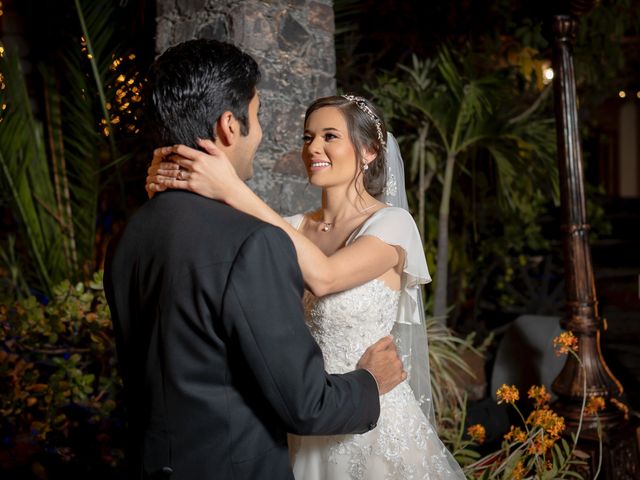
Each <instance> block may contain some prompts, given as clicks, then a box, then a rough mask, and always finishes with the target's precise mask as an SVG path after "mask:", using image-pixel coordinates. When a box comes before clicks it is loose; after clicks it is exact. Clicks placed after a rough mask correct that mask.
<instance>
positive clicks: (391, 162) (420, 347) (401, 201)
mask: <svg viewBox="0 0 640 480" xmlns="http://www.w3.org/2000/svg"><path fill="white" fill-rule="evenodd" d="M386 154H387V155H386V158H387V182H386V185H385V188H384V190H383V192H382V194H380V195H379V196H378V197H377V198H378V200H380V201H381V202H384V203H386V204H387V205H389V206H392V207H398V208H402V209H404V210H407V211H409V203H408V201H407V192H406V190H405V184H404V163H403V161H402V155H401V154H400V148H399V147H398V142H397V141H396V139H395V137H394V136H393V135H392V134H391V133H388V134H387V152H386ZM408 234H409V233H408ZM416 235H417V234H416ZM419 248H422V241H420V242H419ZM406 254H407V257H409V255H415V256H418V257H420V256H421V257H420V258H422V259H423V260H422V261H424V263H425V267H426V260H424V252H423V251H419V252H406ZM407 261H408V260H407ZM427 272H428V270H427ZM430 281H431V277H430V276H429V274H428V273H427V276H426V278H425V279H423V280H422V282H423V283H428V282H430ZM403 296H404V297H405V298H404V299H403V298H402V297H403ZM403 300H404V301H403ZM403 305H404V306H405V307H404V308H402V306H403ZM391 334H392V335H393V338H394V339H395V341H396V345H397V346H398V353H399V355H400V358H401V359H402V362H403V364H404V367H405V370H406V372H407V374H408V382H409V385H410V386H411V389H412V390H413V393H414V395H415V396H416V399H417V400H418V402H419V403H420V407H421V408H422V411H423V412H424V414H425V415H426V417H427V418H428V419H429V421H430V422H431V424H432V425H435V415H434V411H433V401H432V396H431V376H430V371H429V344H428V343H427V327H426V324H425V318H424V305H423V300H422V285H420V284H416V285H406V284H404V285H403V291H402V293H401V299H400V308H398V318H397V320H396V323H395V325H394V327H393V330H392V332H391Z"/></svg>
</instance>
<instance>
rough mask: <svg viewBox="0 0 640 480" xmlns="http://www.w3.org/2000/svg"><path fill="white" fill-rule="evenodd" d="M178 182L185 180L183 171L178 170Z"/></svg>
mask: <svg viewBox="0 0 640 480" xmlns="http://www.w3.org/2000/svg"><path fill="white" fill-rule="evenodd" d="M178 180H183V177H182V170H178Z"/></svg>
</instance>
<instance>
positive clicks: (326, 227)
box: [321, 203, 376, 232]
mask: <svg viewBox="0 0 640 480" xmlns="http://www.w3.org/2000/svg"><path fill="white" fill-rule="evenodd" d="M375 206H376V204H375V203H374V204H373V205H369V206H368V207H367V208H363V209H362V210H360V211H359V212H358V215H355V216H353V217H351V218H350V219H349V220H351V219H353V218H356V217H358V216H360V215H362V214H363V213H364V212H366V211H367V210H371V209H372V208H373V207H375ZM335 224H336V223H335V221H333V222H322V228H321V230H322V231H323V232H330V231H331V230H333V227H334V226H335Z"/></svg>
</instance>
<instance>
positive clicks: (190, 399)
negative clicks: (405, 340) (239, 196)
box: [104, 191, 379, 480]
mask: <svg viewBox="0 0 640 480" xmlns="http://www.w3.org/2000/svg"><path fill="white" fill-rule="evenodd" d="M104 278H105V279H104V284H105V290H106V293H107V299H108V301H109V306H110V307H111V314H112V317H113V323H114V327H115V332H116V340H117V347H118V360H119V366H120V369H121V372H122V375H123V377H124V382H125V394H126V400H127V406H128V413H129V416H128V418H129V428H130V435H129V440H130V443H131V449H130V454H129V463H130V468H131V478H135V479H139V478H171V479H172V480H183V479H192V480H206V479H269V480H278V479H290V478H293V477H292V473H291V469H290V466H289V457H288V452H287V438H286V432H287V431H289V432H293V433H297V434H301V435H309V434H322V435H327V434H339V433H362V432H366V431H368V430H370V429H371V428H373V427H374V426H375V422H376V421H377V418H378V415H379V401H378V393H377V387H376V384H375V380H374V379H373V377H372V376H371V375H370V374H369V373H368V372H366V371H364V370H358V371H355V372H351V373H348V374H346V375H329V374H327V373H326V372H325V371H324V364H323V360H322V355H321V352H320V350H319V348H318V345H317V344H316V343H315V341H314V340H313V338H312V337H311V335H310V334H309V331H308V330H307V328H306V326H305V324H304V321H303V312H302V306H301V300H300V298H301V294H302V289H303V281H302V276H301V273H300V269H299V267H298V264H297V261H296V256H295V250H294V248H293V244H292V243H291V241H290V240H289V238H288V237H287V236H286V234H285V233H284V232H283V231H282V230H280V229H278V228H275V227H273V226H271V225H267V224H265V223H263V222H261V221H259V220H257V219H256V218H254V217H251V216H248V215H245V214H243V213H241V212H239V211H237V210H234V209H232V208H231V207H229V206H227V205H225V204H222V203H219V202H215V201H212V200H208V199H205V198H203V197H200V196H197V195H195V194H192V193H187V192H180V191H168V192H165V193H162V194H159V195H156V197H155V198H154V199H153V200H151V201H149V202H147V203H146V204H145V205H144V206H143V207H142V208H141V209H140V210H139V211H138V212H137V213H136V214H135V215H134V216H133V217H132V218H131V220H130V221H129V223H128V224H127V226H126V227H125V229H124V231H123V233H122V235H121V236H120V239H119V241H118V242H117V243H116V245H111V248H110V252H109V256H108V259H107V264H106V266H105V277H104Z"/></svg>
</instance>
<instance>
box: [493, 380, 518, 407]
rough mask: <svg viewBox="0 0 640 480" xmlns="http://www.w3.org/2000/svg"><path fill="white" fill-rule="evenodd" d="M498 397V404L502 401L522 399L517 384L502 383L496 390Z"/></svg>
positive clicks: (511, 401) (512, 401)
mask: <svg viewBox="0 0 640 480" xmlns="http://www.w3.org/2000/svg"><path fill="white" fill-rule="evenodd" d="M496 397H497V398H498V404H501V403H502V402H506V403H515V402H517V401H518V400H520V392H519V391H518V389H517V388H516V386H515V385H511V386H508V385H502V386H501V387H500V388H499V389H498V390H497V391H496Z"/></svg>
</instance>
